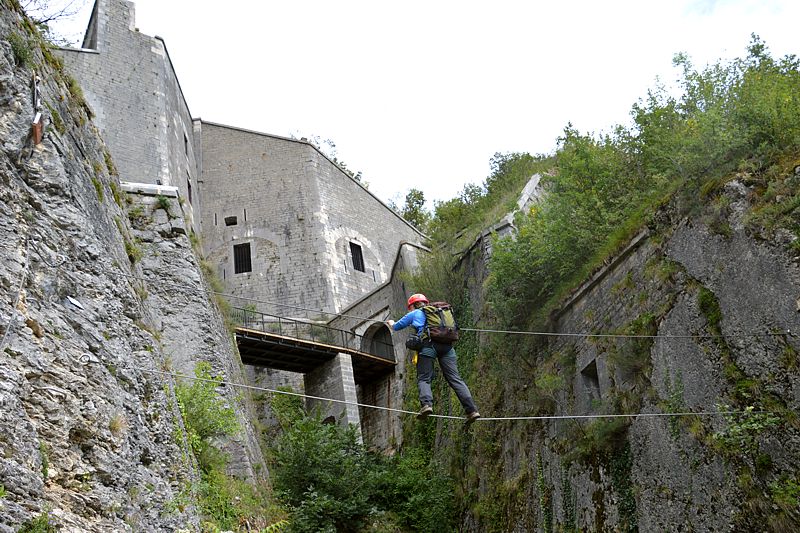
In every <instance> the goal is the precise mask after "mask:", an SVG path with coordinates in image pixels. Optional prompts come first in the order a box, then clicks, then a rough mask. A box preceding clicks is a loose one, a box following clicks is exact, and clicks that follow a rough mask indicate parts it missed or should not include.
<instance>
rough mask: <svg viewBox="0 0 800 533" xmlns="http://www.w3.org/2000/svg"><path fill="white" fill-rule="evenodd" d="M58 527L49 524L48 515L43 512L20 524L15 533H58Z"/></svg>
mask: <svg viewBox="0 0 800 533" xmlns="http://www.w3.org/2000/svg"><path fill="white" fill-rule="evenodd" d="M58 530H59V527H58V526H56V525H55V524H53V523H52V522H50V513H49V512H47V511H45V512H43V513H41V514H40V515H38V516H36V517H35V518H32V519H30V520H28V521H27V522H25V523H24V524H22V527H21V528H20V529H19V531H17V533H58Z"/></svg>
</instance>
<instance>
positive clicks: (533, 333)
mask: <svg viewBox="0 0 800 533" xmlns="http://www.w3.org/2000/svg"><path fill="white" fill-rule="evenodd" d="M100 270H102V271H103V272H105V273H107V274H111V275H117V276H122V277H126V278H131V279H135V280H138V281H143V282H152V281H153V280H152V279H148V278H144V277H141V276H135V275H133V274H125V273H124V272H119V271H112V270H108V269H103V268H101V269H100ZM170 283H173V284H175V285H184V286H186V287H193V288H197V287H196V285H194V284H190V283H188V282H183V281H176V280H171V281H170ZM200 290H201V291H203V292H205V293H207V294H214V295H217V296H223V297H225V298H229V299H238V300H243V301H247V302H252V303H260V304H265V305H274V306H277V307H284V308H287V309H295V310H298V311H309V312H312V313H319V314H321V315H326V316H339V317H344V318H353V319H356V320H361V321H364V322H375V323H384V322H385V320H380V319H376V318H369V317H363V316H358V315H350V314H347V313H335V312H331V311H321V310H319V309H311V308H308V307H302V306H298V305H292V304H285V303H280V302H271V301H268V300H261V299H258V298H251V297H248V296H238V295H236V294H229V293H225V292H219V291H214V290H211V289H206V288H200ZM255 312H256V313H258V312H259V311H255ZM279 318H288V319H291V317H279ZM458 329H459V331H469V332H476V333H497V334H505V335H530V336H539V337H584V338H622V339H717V338H758V337H785V336H790V337H795V336H796V335H795V333H793V332H792V331H791V330H786V331H780V332H762V333H755V332H749V333H730V334H709V333H704V334H696V335H690V334H660V335H644V334H634V333H580V332H562V333H559V332H551V331H517V330H502V329H483V328H461V327H460V328H458Z"/></svg>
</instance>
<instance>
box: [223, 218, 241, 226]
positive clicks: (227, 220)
mask: <svg viewBox="0 0 800 533" xmlns="http://www.w3.org/2000/svg"><path fill="white" fill-rule="evenodd" d="M238 223H239V221H238V220H237V219H236V217H235V216H234V217H225V225H226V226H235V225H236V224H238Z"/></svg>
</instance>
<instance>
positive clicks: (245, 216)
mask: <svg viewBox="0 0 800 533" xmlns="http://www.w3.org/2000/svg"><path fill="white" fill-rule="evenodd" d="M244 221H245V222H247V209H245V210H244Z"/></svg>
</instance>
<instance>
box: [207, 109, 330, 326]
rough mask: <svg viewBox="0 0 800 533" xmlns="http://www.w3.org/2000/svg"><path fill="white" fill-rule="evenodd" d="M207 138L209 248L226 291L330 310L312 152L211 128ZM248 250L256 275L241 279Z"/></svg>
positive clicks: (293, 312) (289, 311)
mask: <svg viewBox="0 0 800 533" xmlns="http://www.w3.org/2000/svg"><path fill="white" fill-rule="evenodd" d="M201 131H202V135H201V137H202V145H203V146H202V151H203V152H202V153H203V161H204V163H203V167H204V174H203V177H204V180H203V184H202V189H201V194H202V195H203V197H204V198H205V201H204V202H203V211H202V220H203V223H202V237H203V248H204V252H205V255H206V256H207V258H208V259H209V260H210V261H211V262H212V263H214V264H215V266H216V267H217V270H218V274H219V277H220V278H221V279H222V280H223V281H224V283H225V287H226V291H227V292H229V293H232V294H235V295H240V296H245V297H254V298H259V299H261V300H266V301H270V302H280V303H286V304H291V305H294V306H300V307H305V308H309V309H315V310H316V309H331V308H332V307H333V298H332V294H331V292H330V286H329V284H328V281H327V278H326V276H325V273H326V271H327V266H328V265H327V262H326V261H325V251H326V250H325V244H324V242H323V241H322V239H321V235H320V231H319V229H318V228H317V227H316V226H315V223H314V221H313V214H314V213H316V212H318V211H319V198H318V196H317V195H316V194H315V187H314V176H313V173H312V172H311V171H310V167H312V166H313V163H312V162H311V160H313V154H312V152H313V151H314V148H313V147H311V146H310V145H309V144H307V143H304V142H299V141H293V140H291V139H285V138H282V137H275V136H271V135H263V134H257V133H253V132H249V131H246V130H241V129H236V128H231V127H228V126H221V125H217V124H212V123H207V122H203V123H202V125H201ZM226 219H228V222H227V224H226ZM234 220H235V223H234ZM228 224H230V225H228ZM248 243H249V244H250V251H251V261H252V271H251V272H245V273H240V274H235V273H234V258H233V246H234V245H236V244H248ZM234 303H235V302H234ZM259 310H260V311H262V312H265V313H273V314H277V315H283V316H287V315H288V316H308V315H309V314H308V313H306V312H304V311H302V310H298V309H293V308H283V307H280V306H270V305H267V304H259ZM311 315H313V313H312V314H311ZM318 317H319V315H317V316H315V317H314V318H318Z"/></svg>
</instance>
